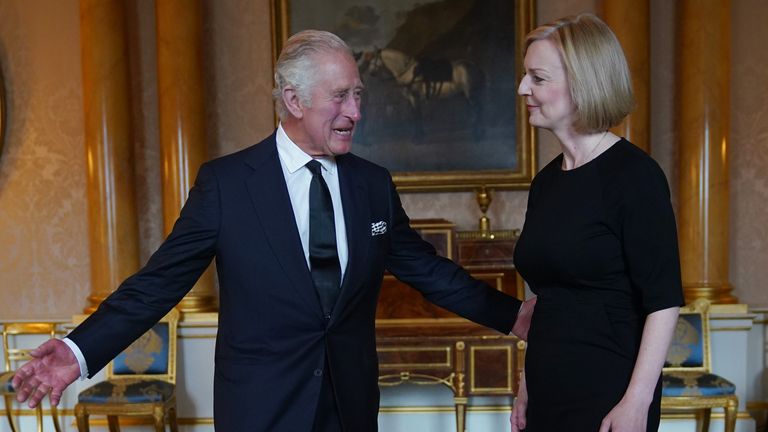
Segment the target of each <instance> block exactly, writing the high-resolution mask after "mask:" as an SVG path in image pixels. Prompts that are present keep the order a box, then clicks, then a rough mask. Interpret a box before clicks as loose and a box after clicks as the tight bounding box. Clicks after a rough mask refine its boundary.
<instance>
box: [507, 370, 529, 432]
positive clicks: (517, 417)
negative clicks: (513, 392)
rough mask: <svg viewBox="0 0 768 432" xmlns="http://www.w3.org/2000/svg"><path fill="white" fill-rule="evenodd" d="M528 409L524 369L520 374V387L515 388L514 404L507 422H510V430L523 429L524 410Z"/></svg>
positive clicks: (518, 431) (514, 431)
mask: <svg viewBox="0 0 768 432" xmlns="http://www.w3.org/2000/svg"><path fill="white" fill-rule="evenodd" d="M527 409H528V387H526V385H525V371H523V372H522V373H521V374H520V388H519V389H518V390H517V397H515V405H514V406H513V407H512V415H510V416H509V423H511V424H512V432H520V431H521V430H524V429H525V411H526V410H527Z"/></svg>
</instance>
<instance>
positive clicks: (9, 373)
mask: <svg viewBox="0 0 768 432" xmlns="http://www.w3.org/2000/svg"><path fill="white" fill-rule="evenodd" d="M2 327H3V363H4V372H2V373H0V394H2V395H3V398H4V399H5V415H6V417H7V418H8V424H9V425H10V428H11V431H12V432H16V431H17V430H18V429H17V428H16V425H15V424H14V422H13V412H12V407H13V404H14V400H15V396H16V391H15V390H14V388H13V385H12V383H11V380H12V379H13V375H14V370H15V368H16V367H18V366H21V363H22V362H25V361H27V360H29V359H31V358H32V357H31V356H30V355H29V352H30V351H32V349H33V348H35V347H36V346H37V345H38V344H39V343H40V340H34V343H32V339H30V340H29V341H30V343H29V345H28V346H24V345H25V344H23V342H22V341H23V338H24V337H26V336H44V337H47V338H49V339H53V338H55V337H56V323H53V322H6V323H3V324H2ZM50 413H51V419H52V421H53V428H54V429H55V430H56V432H60V431H61V427H60V426H59V413H58V411H57V410H56V406H54V405H51V408H50ZM35 417H36V418H37V431H38V432H42V430H43V404H42V403H40V404H38V405H37V407H35Z"/></svg>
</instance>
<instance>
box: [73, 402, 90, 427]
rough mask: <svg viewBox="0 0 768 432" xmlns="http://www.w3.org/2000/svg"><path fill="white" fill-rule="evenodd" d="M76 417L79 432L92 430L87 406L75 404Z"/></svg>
mask: <svg viewBox="0 0 768 432" xmlns="http://www.w3.org/2000/svg"><path fill="white" fill-rule="evenodd" d="M75 418H76V419H77V430H78V432H90V426H89V425H88V412H87V411H86V409H85V407H83V406H82V405H80V404H77V405H75Z"/></svg>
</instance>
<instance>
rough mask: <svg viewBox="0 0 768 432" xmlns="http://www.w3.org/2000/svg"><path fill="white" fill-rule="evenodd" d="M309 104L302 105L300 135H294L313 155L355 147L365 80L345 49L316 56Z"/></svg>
mask: <svg viewBox="0 0 768 432" xmlns="http://www.w3.org/2000/svg"><path fill="white" fill-rule="evenodd" d="M314 64H315V68H316V69H315V70H314V75H315V77H314V80H313V84H312V87H311V88H310V89H309V97H310V101H311V103H310V106H304V105H303V104H302V105H301V107H300V111H301V113H302V115H301V117H300V118H299V128H300V131H299V132H300V137H296V138H294V137H291V138H292V139H293V141H294V142H295V143H296V144H297V145H298V146H299V147H300V148H301V149H302V150H304V152H306V153H307V154H309V155H311V156H316V157H317V156H335V155H341V154H344V153H347V152H349V151H350V149H351V148H352V135H353V132H354V129H355V123H357V122H358V121H359V120H360V95H361V93H362V91H363V83H362V81H360V75H359V73H358V71H357V64H356V63H355V61H354V59H353V58H352V56H350V55H349V54H347V53H345V52H341V51H339V52H331V53H319V54H316V55H315V57H314Z"/></svg>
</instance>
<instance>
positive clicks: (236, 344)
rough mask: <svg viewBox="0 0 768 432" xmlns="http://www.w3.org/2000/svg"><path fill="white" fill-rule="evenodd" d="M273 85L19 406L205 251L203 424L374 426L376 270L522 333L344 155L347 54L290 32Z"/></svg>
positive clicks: (508, 303)
mask: <svg viewBox="0 0 768 432" xmlns="http://www.w3.org/2000/svg"><path fill="white" fill-rule="evenodd" d="M275 81H276V89H275V91H274V96H275V100H276V103H277V108H278V111H279V114H280V119H281V122H280V125H279V126H278V128H277V130H276V131H275V133H274V134H272V135H271V136H270V137H268V138H266V139H265V140H264V141H262V142H261V143H259V144H257V145H254V146H251V147H249V148H246V149H245V150H242V151H240V152H237V153H234V154H231V155H228V156H224V157H222V158H219V159H216V160H213V161H210V162H207V163H205V164H203V165H202V166H201V167H200V170H199V172H198V176H197V180H196V181H195V185H194V187H193V188H192V189H191V190H190V193H189V199H188V200H187V203H186V204H185V206H184V208H183V209H182V211H181V215H180V217H179V219H178V220H177V222H176V225H175V226H174V228H173V231H172V232H171V234H170V236H169V237H168V239H167V240H166V241H165V242H164V243H163V244H162V245H161V246H160V248H159V249H158V251H157V252H156V253H155V254H154V255H153V256H152V258H151V259H150V260H149V262H148V263H147V265H146V266H145V267H144V268H143V269H141V270H140V271H139V272H138V273H137V274H135V275H133V276H131V277H130V278H128V279H127V280H126V281H125V282H123V284H122V285H121V286H120V287H119V289H117V290H116V291H115V292H114V293H113V294H112V295H111V296H109V298H107V299H106V300H105V301H104V302H103V303H102V304H101V306H100V307H99V309H98V310H97V311H96V312H95V313H94V314H93V315H91V316H90V317H89V318H88V319H87V320H86V321H85V322H84V323H83V324H81V325H80V326H79V327H77V328H76V329H75V330H74V331H72V333H70V334H69V335H68V336H67V338H65V339H64V341H60V340H52V341H48V342H46V343H45V344H43V345H41V346H40V347H39V348H38V349H37V350H36V352H35V353H34V356H35V357H36V358H35V359H33V360H32V361H30V362H29V363H27V364H26V365H25V366H23V367H22V368H21V369H20V370H19V371H18V373H17V375H16V377H15V379H14V386H15V387H16V388H17V390H18V399H19V400H20V401H24V400H26V399H27V398H29V399H30V402H29V405H30V406H34V405H36V404H38V403H39V401H40V399H41V398H42V397H44V396H45V394H47V393H49V392H50V393H51V400H52V402H53V403H57V402H58V400H59V398H60V397H61V393H62V391H63V390H64V389H65V388H66V386H67V385H69V384H70V383H71V382H73V381H74V380H75V379H77V378H78V377H84V376H93V374H95V373H96V372H98V371H99V370H100V369H101V368H102V367H104V366H105V364H107V363H108V362H109V361H110V359H112V358H113V357H114V356H115V355H117V354H118V353H119V352H120V351H122V350H123V349H125V348H126V346H127V345H129V344H130V343H131V341H133V340H134V339H135V338H137V337H138V336H139V335H141V334H142V333H144V332H145V331H146V330H147V329H149V328H150V327H151V326H152V325H153V324H154V323H155V322H156V321H157V320H158V319H160V318H161V317H162V316H163V315H164V314H165V313H166V312H167V311H168V310H169V309H170V308H172V307H173V306H174V305H175V304H176V303H177V302H178V301H180V300H181V299H182V297H183V296H184V295H185V294H186V293H187V291H189V289H191V287H192V286H193V284H194V282H195V281H196V280H197V278H198V277H199V276H200V274H201V273H202V272H203V270H205V268H206V267H207V266H208V265H209V264H210V262H211V260H212V259H213V258H214V257H215V258H216V264H217V270H218V276H219V286H220V312H219V328H218V335H217V341H216V354H215V360H216V370H215V378H214V418H215V426H216V429H217V430H221V431H248V432H255V431H265V432H266V431H270V432H274V431H287V432H295V431H317V432H324V431H334V432H338V431H353V432H354V431H374V430H376V429H377V418H376V417H377V414H378V407H379V393H378V387H377V376H378V366H377V357H376V341H375V332H374V319H375V312H376V302H377V298H378V295H379V289H380V287H381V282H382V278H383V273H384V270H385V269H386V270H389V271H390V272H392V273H393V274H394V275H395V276H397V277H398V278H399V279H400V280H402V281H404V282H406V283H408V284H410V285H412V286H413V287H415V288H416V289H417V290H419V291H420V292H421V293H422V294H423V295H424V296H425V297H426V298H427V299H429V300H430V301H432V302H434V303H436V304H438V305H440V306H443V307H445V308H446V309H449V310H451V311H454V312H456V313H458V314H459V315H462V316H464V317H467V318H469V319H471V320H473V321H475V322H478V323H480V324H483V325H486V326H488V327H491V328H495V329H497V330H499V331H501V332H503V333H508V332H509V331H510V329H512V327H513V324H514V327H515V328H514V332H515V334H518V335H520V336H522V337H525V334H526V333H527V328H528V325H529V322H530V313H531V312H532V308H533V304H532V303H531V302H526V303H521V302H520V301H518V300H517V299H514V298H511V297H508V296H506V295H504V294H502V293H500V292H498V291H496V290H494V289H492V288H490V287H488V286H486V285H484V284H483V283H481V282H479V281H477V280H474V279H472V278H471V277H470V276H469V275H468V274H467V273H466V272H465V271H464V270H462V269H461V268H460V267H458V266H457V265H455V264H454V263H452V262H451V261H449V260H447V259H444V258H441V257H438V256H437V255H436V254H435V251H434V249H433V248H432V247H431V246H430V245H429V244H428V243H426V242H425V241H423V240H422V239H421V238H420V237H419V236H418V234H417V233H416V232H415V231H413V230H412V229H411V228H410V227H409V221H408V217H407V216H406V214H405V212H404V211H403V208H402V206H401V204H400V199H399V197H398V195H397V192H396V191H395V187H394V185H393V183H392V179H391V177H390V175H389V173H388V172H387V170H386V169H384V168H382V167H380V166H377V165H374V164H372V163H370V162H368V161H365V160H363V159H361V158H359V157H357V156H354V155H353V154H350V153H349V151H350V148H351V146H352V135H353V132H354V129H355V124H356V123H357V122H358V121H359V120H360V94H361V92H362V91H363V84H362V82H361V81H360V76H359V74H358V70H357V66H356V64H355V61H354V59H353V57H352V55H351V52H350V50H349V48H348V47H347V45H346V44H345V43H344V42H343V41H342V40H341V39H339V38H338V37H337V36H335V35H333V34H331V33H327V32H322V31H312V30H309V31H304V32H301V33H298V34H296V35H294V36H293V37H291V38H290V39H289V40H288V41H287V43H286V45H285V48H284V49H283V52H282V53H281V54H280V58H279V59H278V63H277V66H276V72H275ZM521 305H522V306H521Z"/></svg>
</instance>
